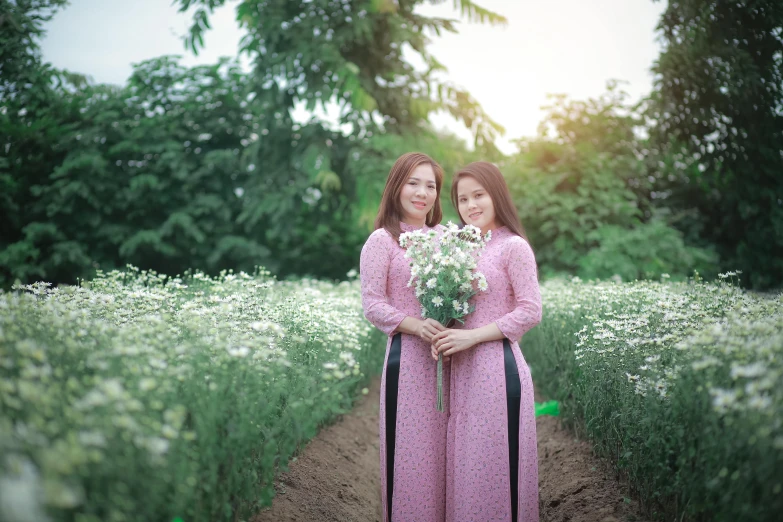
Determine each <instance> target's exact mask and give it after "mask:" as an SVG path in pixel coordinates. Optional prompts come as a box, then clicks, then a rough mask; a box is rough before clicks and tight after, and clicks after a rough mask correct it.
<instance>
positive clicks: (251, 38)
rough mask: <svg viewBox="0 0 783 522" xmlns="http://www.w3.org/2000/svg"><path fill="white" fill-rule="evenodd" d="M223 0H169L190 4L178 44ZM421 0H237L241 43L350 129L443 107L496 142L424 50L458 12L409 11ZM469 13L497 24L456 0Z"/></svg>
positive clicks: (300, 95) (416, 117) (193, 44)
mask: <svg viewBox="0 0 783 522" xmlns="http://www.w3.org/2000/svg"><path fill="white" fill-rule="evenodd" d="M225 3H226V0H175V4H178V5H179V6H180V10H181V11H186V10H188V9H191V8H193V9H195V10H194V14H193V24H192V26H191V29H190V33H189V36H188V37H187V39H186V44H187V46H188V47H189V48H191V49H192V50H193V51H195V52H197V51H198V49H199V48H200V47H202V46H203V34H204V31H205V30H207V29H209V16H210V14H211V13H212V11H214V9H216V8H218V7H220V6H222V5H224V4H225ZM423 3H438V2H433V1H431V0H430V1H428V2H427V1H425V0H407V1H405V2H402V1H395V0H340V1H338V0H312V1H308V2H300V1H292V0H241V1H240V2H239V3H238V5H237V7H236V19H237V22H238V23H239V25H240V27H241V28H242V29H243V30H244V31H245V32H246V34H245V36H244V38H243V39H242V41H241V52H243V53H245V54H247V55H248V56H249V57H250V58H251V59H252V61H253V67H254V73H255V74H256V75H257V76H258V79H259V83H260V84H262V85H265V86H270V85H273V84H274V85H276V86H278V87H279V88H280V89H281V91H282V92H284V93H285V95H286V96H287V97H288V99H287V100H286V103H285V107H286V108H288V109H291V108H293V105H294V103H296V102H298V101H302V102H305V103H306V105H307V108H308V109H311V110H312V109H314V108H315V107H316V106H317V105H319V104H320V105H322V106H324V107H325V106H326V105H327V104H328V103H336V104H338V105H339V107H340V109H341V119H342V122H344V123H351V124H353V125H354V127H355V132H356V133H357V135H361V136H365V135H368V136H371V135H372V133H377V131H378V129H379V128H382V129H385V130H389V131H394V132H411V131H415V130H417V129H418V128H419V126H420V125H422V124H423V123H424V122H425V120H426V119H427V116H428V115H429V114H430V113H432V112H433V111H437V110H445V111H448V112H449V113H451V114H452V115H453V116H454V117H455V118H457V119H458V120H460V121H462V122H463V123H464V124H465V125H466V127H468V128H469V129H471V130H472V131H473V134H474V136H475V142H476V146H477V147H478V148H480V149H486V150H488V151H494V150H495V149H494V140H495V138H496V137H497V135H498V133H500V132H502V128H501V127H500V126H499V125H498V124H497V123H495V122H494V121H492V119H490V118H489V117H488V116H487V115H486V114H485V113H484V111H483V110H482V108H481V106H480V105H479V104H478V103H477V102H476V100H475V99H473V97H472V96H470V94H469V93H468V92H466V91H464V90H462V89H459V88H457V87H455V86H453V85H451V84H450V83H448V82H447V81H445V80H443V79H442V74H443V73H444V72H445V68H444V66H443V65H442V64H441V63H439V62H438V60H437V59H436V58H435V57H434V56H433V55H432V54H431V53H430V52H429V51H428V49H427V46H428V44H429V43H430V39H429V37H428V34H435V35H439V34H441V33H442V32H444V31H448V32H456V30H457V29H456V20H453V19H446V18H435V17H425V16H422V15H419V14H417V13H416V7H417V6H418V5H420V4H423ZM454 7H455V9H457V10H458V11H459V12H460V14H461V15H462V16H464V17H466V18H467V19H468V20H471V21H476V22H480V23H490V24H504V23H505V22H506V20H505V18H503V17H502V16H501V15H499V14H496V13H494V12H491V11H489V10H487V9H483V8H481V7H480V6H478V5H476V4H475V3H473V2H471V1H470V0H454ZM406 45H407V46H410V49H412V50H413V51H414V52H415V53H416V54H417V55H418V57H419V58H421V60H422V62H423V63H424V64H425V67H426V68H425V69H424V70H417V68H416V67H414V66H413V65H412V64H411V63H409V62H408V61H407V60H406V59H405V57H404V56H403V48H404V47H405V46H406Z"/></svg>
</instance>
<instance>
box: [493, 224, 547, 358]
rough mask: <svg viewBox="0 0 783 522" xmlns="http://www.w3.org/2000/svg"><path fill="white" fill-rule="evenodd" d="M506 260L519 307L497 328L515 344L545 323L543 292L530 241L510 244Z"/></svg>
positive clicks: (501, 320)
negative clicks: (536, 326)
mask: <svg viewBox="0 0 783 522" xmlns="http://www.w3.org/2000/svg"><path fill="white" fill-rule="evenodd" d="M503 260H504V262H505V265H506V273H507V274H508V277H509V279H510V282H511V287H512V288H513V289H514V299H515V301H516V306H515V307H514V309H513V310H512V311H510V312H509V313H507V314H506V315H504V316H503V317H501V318H500V319H498V320H497V321H495V324H496V325H497V327H498V329H500V331H501V333H503V335H505V336H506V337H507V338H508V339H509V340H510V341H511V342H512V343H513V342H518V341H519V340H520V339H522V336H523V335H525V333H527V332H528V331H529V330H530V329H532V328H533V327H534V326H535V325H537V324H538V323H540V322H541V292H540V291H539V288H538V271H537V270H536V259H535V257H534V256H533V249H531V248H530V245H528V244H527V241H525V240H524V239H522V238H519V239H518V240H517V239H516V238H515V239H514V240H512V241H510V244H509V245H508V248H507V249H506V251H505V252H504V253H503Z"/></svg>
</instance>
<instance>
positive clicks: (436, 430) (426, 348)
mask: <svg viewBox="0 0 783 522" xmlns="http://www.w3.org/2000/svg"><path fill="white" fill-rule="evenodd" d="M401 226H402V230H403V232H409V231H412V230H416V228H415V227H412V226H410V225H406V224H404V223H401ZM435 229H436V230H441V229H442V227H440V226H439V225H438V226H437V227H435ZM423 230H425V231H427V230H430V229H429V227H424V229H423ZM404 256H405V250H404V249H403V248H402V247H400V245H399V243H397V242H396V241H394V239H393V238H392V237H391V235H390V234H389V233H388V232H387V231H386V230H384V229H379V230H376V231H375V232H373V233H372V234H371V235H370V237H369V238H368V239H367V242H366V243H365V244H364V247H363V248H362V255H361V262H360V273H361V282H362V305H363V307H364V315H365V316H366V317H367V319H368V320H369V321H370V322H371V323H372V324H374V325H375V326H376V327H377V328H379V329H380V330H382V331H383V332H384V333H385V334H387V335H388V336H389V340H388V342H387V343H386V359H385V361H384V367H383V376H382V379H381V404H380V446H381V452H380V453H381V455H380V457H381V497H382V502H383V517H384V518H383V519H384V521H385V522H390V521H392V520H393V521H394V522H406V521H414V520H420V521H424V522H442V521H443V520H445V518H446V428H447V424H448V415H447V413H446V412H438V411H437V410H436V408H435V405H436V399H437V388H436V369H437V368H436V363H435V361H433V360H432V358H431V356H430V345H429V343H426V342H425V341H423V340H422V339H420V338H419V337H417V336H414V335H407V334H402V333H398V332H396V329H397V327H398V326H399V325H400V323H401V322H402V320H403V319H405V318H406V317H408V316H410V317H416V318H420V317H421V305H420V304H419V301H418V299H417V298H416V294H415V293H414V289H413V288H412V287H408V286H407V285H408V280H409V279H410V276H411V272H410V261H409V260H408V259H406V258H405V257H404ZM443 393H444V407H445V408H446V411H448V394H449V390H448V369H447V368H444V392H443ZM531 411H532V410H531Z"/></svg>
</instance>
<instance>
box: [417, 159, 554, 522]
mask: <svg viewBox="0 0 783 522" xmlns="http://www.w3.org/2000/svg"><path fill="white" fill-rule="evenodd" d="M451 199H452V202H453V203H454V206H455V207H457V210H458V211H459V215H460V218H461V219H462V221H463V223H465V224H470V225H475V226H477V227H479V228H480V229H481V231H482V232H484V233H486V232H488V231H492V237H491V239H490V241H489V243H488V244H487V247H486V249H485V250H484V252H483V253H482V255H481V258H480V259H479V263H478V268H477V270H478V271H480V272H481V273H483V274H484V275H485V276H486V279H487V283H488V285H489V288H488V289H487V290H486V291H483V292H479V293H478V294H477V295H476V296H475V297H474V304H475V305H476V310H475V311H474V312H473V313H471V314H469V315H468V316H467V317H466V318H465V324H464V325H463V327H461V328H459V329H446V330H443V331H441V332H440V333H438V334H437V335H435V336H434V338H433V348H432V357H433V358H434V359H436V360H437V354H438V352H442V353H443V355H444V357H450V360H451V365H450V366H451V380H450V388H451V390H450V415H449V425H448V437H447V450H446V462H447V471H446V477H447V478H446V520H447V521H449V522H462V521H468V520H475V521H481V522H489V521H503V522H508V521H513V522H517V521H519V522H538V456H537V451H536V422H535V415H534V403H533V381H532V380H531V378H530V369H529V368H528V366H527V363H525V359H524V357H523V356H522V352H521V351H520V349H519V340H520V339H521V338H522V336H523V335H524V334H525V332H527V331H528V330H530V329H531V328H533V327H534V326H535V325H537V324H538V323H539V322H540V321H541V295H540V293H539V288H538V272H537V269H536V261H535V258H534V256H533V251H532V249H531V248H530V245H528V243H527V241H526V240H525V236H524V232H523V230H522V226H521V225H520V222H519V217H518V215H517V211H516V209H515V208H514V204H513V203H512V201H511V196H510V194H509V191H508V186H507V185H506V182H505V180H504V179H503V175H502V174H501V173H500V171H499V170H498V168H497V167H495V166H494V165H492V164H491V163H485V162H476V163H471V164H470V165H468V166H467V167H465V168H464V169H462V170H461V171H460V172H459V173H457V175H456V176H455V178H454V182H453V184H452V188H451Z"/></svg>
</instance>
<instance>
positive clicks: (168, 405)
mask: <svg viewBox="0 0 783 522" xmlns="http://www.w3.org/2000/svg"><path fill="white" fill-rule="evenodd" d="M382 357H383V347H382V339H381V338H380V337H379V335H378V334H377V333H375V331H374V329H373V328H372V327H371V326H370V325H369V323H367V321H366V320H365V319H364V318H363V317H362V313H361V302H360V296H359V289H358V282H355V281H354V282H350V283H348V282H346V283H341V284H331V283H323V282H317V281H313V280H307V279H304V280H300V281H297V282H279V281H276V280H274V279H273V278H271V277H269V275H268V274H266V273H264V272H263V271H262V272H259V273H258V274H255V275H254V276H249V275H247V274H237V275H235V274H232V273H227V274H222V275H221V276H220V277H218V278H208V277H206V276H204V275H202V274H199V273H196V274H190V275H188V277H185V278H182V279H178V278H167V277H165V276H161V275H158V274H155V273H149V272H143V271H142V272H140V271H138V270H135V269H133V268H131V269H130V270H129V271H128V272H122V273H120V272H112V273H110V274H105V275H99V277H98V278H96V279H95V280H93V281H91V282H89V283H85V284H83V285H82V286H81V287H61V288H55V289H52V288H48V286H47V285H45V284H37V285H32V286H26V287H24V288H18V289H16V291H15V292H12V293H0V519H2V520H4V521H7V522H22V521H25V522H27V521H29V522H45V521H47V520H49V521H52V522H56V521H74V522H99V521H100V522H120V521H145V522H149V521H162V522H170V521H172V520H178V519H179V520H184V521H187V522H194V521H204V522H212V521H216V520H241V519H243V518H244V517H245V516H246V515H248V514H250V513H252V512H253V511H255V510H257V509H258V507H260V505H264V504H267V503H268V502H269V500H270V499H271V496H272V494H273V489H272V479H273V477H274V475H275V473H276V472H277V471H278V470H279V468H280V467H284V466H285V465H286V464H287V462H288V460H289V458H290V457H291V456H292V455H293V453H294V452H295V451H296V450H297V448H298V447H299V446H300V445H301V443H302V442H303V441H305V440H307V439H308V438H310V437H312V436H313V435H314V433H315V432H316V431H317V428H318V427H319V426H320V425H322V424H323V423H324V422H327V421H329V419H330V418H332V417H333V416H334V415H335V414H338V413H340V412H344V411H346V410H347V409H349V408H350V406H351V404H352V401H353V399H354V398H355V396H356V394H357V391H358V389H360V388H361V386H362V383H363V382H364V381H365V380H366V377H368V376H369V375H370V374H373V373H377V371H378V370H379V369H380V365H381V362H382ZM247 499H254V500H255V503H252V502H248V501H247Z"/></svg>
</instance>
